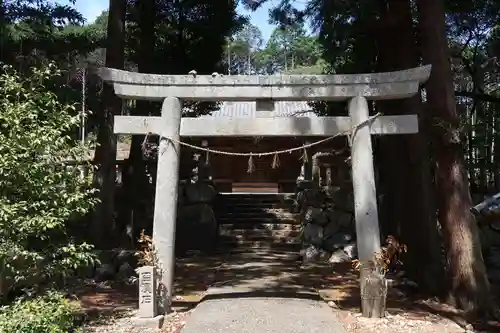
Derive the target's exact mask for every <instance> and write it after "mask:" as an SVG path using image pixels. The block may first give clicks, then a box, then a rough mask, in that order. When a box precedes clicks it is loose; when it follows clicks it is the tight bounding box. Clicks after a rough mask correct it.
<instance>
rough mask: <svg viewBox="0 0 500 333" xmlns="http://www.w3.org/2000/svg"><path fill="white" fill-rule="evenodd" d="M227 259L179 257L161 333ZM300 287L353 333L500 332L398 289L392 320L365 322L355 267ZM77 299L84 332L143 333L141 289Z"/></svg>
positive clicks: (96, 291)
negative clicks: (139, 326)
mask: <svg viewBox="0 0 500 333" xmlns="http://www.w3.org/2000/svg"><path fill="white" fill-rule="evenodd" d="M223 261H224V258H221V257H220V258H215V257H213V258H207V257H191V258H185V259H180V260H178V262H177V266H176V274H175V275H176V279H175V295H176V297H175V300H174V310H175V311H174V312H173V313H172V314H170V315H169V316H168V317H167V318H166V321H165V324H164V326H163V328H162V330H161V331H160V332H169V333H178V332H180V330H181V329H182V327H183V326H184V324H185V322H186V320H188V318H189V313H190V312H191V311H192V309H193V308H194V307H195V306H196V305H197V304H198V303H199V302H200V301H201V300H202V299H203V296H204V293H205V291H206V290H207V288H208V287H209V286H210V285H211V284H212V283H214V282H215V281H216V280H217V279H220V278H221V277H220V276H219V277H218V274H217V269H218V267H220V265H221V263H222V262H223ZM301 271H303V274H300V276H301V277H300V278H299V279H298V280H297V283H299V282H300V283H302V284H304V285H307V286H308V287H311V286H314V288H315V289H316V290H317V291H318V292H319V294H320V296H321V298H322V299H323V300H324V301H325V302H327V303H328V304H329V305H330V307H331V308H332V315H335V316H337V317H338V319H339V320H340V321H341V322H342V323H343V325H344V327H345V328H346V331H347V332H349V333H392V332H395V333H396V332H397V333H406V332H408V333H419V332H429V333H434V332H435V333H441V332H442V333H458V332H464V331H465V332H467V331H469V332H500V324H499V323H498V322H486V323H485V322H481V323H467V322H465V321H464V320H463V319H461V316H460V312H459V311H457V310H455V309H453V308H451V307H450V306H447V305H445V304H442V303H439V302H437V301H435V300H426V299H419V298H418V297H415V296H412V295H409V294H408V293H405V292H404V291H402V290H399V289H398V288H390V292H389V294H388V301H387V316H386V318H383V319H366V318H363V317H361V316H360V315H359V312H360V308H359V303H360V302H359V299H360V297H359V286H358V273H357V272H355V271H353V269H352V268H351V265H350V264H349V263H347V264H339V265H337V266H335V267H334V268H333V269H332V267H331V266H327V265H315V266H311V267H308V268H303V269H301ZM77 296H78V299H79V301H80V304H81V306H82V309H83V310H84V313H85V314H86V316H87V318H88V319H89V324H87V325H86V326H85V328H84V332H85V333H98V332H99V333H139V332H144V331H138V330H136V329H134V328H133V325H132V324H131V323H130V318H131V317H132V316H133V315H134V311H135V308H136V304H137V287H136V286H135V285H124V284H114V285H113V284H89V285H88V286H86V288H84V289H83V290H81V291H80V292H79V293H78V295H77Z"/></svg>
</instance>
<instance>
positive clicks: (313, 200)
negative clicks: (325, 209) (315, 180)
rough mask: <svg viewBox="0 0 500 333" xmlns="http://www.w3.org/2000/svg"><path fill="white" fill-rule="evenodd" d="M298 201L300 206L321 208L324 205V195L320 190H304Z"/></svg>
mask: <svg viewBox="0 0 500 333" xmlns="http://www.w3.org/2000/svg"><path fill="white" fill-rule="evenodd" d="M297 199H298V201H299V203H300V204H302V205H307V206H313V207H321V204H322V203H323V195H322V193H321V191H320V190H318V189H307V190H303V191H302V192H300V195H299V196H298V197H297Z"/></svg>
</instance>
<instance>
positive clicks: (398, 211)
mask: <svg viewBox="0 0 500 333" xmlns="http://www.w3.org/2000/svg"><path fill="white" fill-rule="evenodd" d="M381 3H383V6H381V8H380V10H381V15H380V19H379V25H378V27H377V29H376V36H377V46H378V56H377V61H378V64H377V67H378V68H377V70H378V71H380V72H386V71H396V70H404V69H408V68H413V67H416V66H418V64H419V51H418V48H417V41H416V34H415V32H414V27H413V15H412V10H411V6H410V3H409V1H401V0H384V1H381ZM376 108H377V109H381V110H382V111H383V113H384V114H387V115H390V114H401V113H402V112H403V113H406V114H417V115H419V120H420V121H419V128H420V133H418V134H416V135H408V136H403V137H389V136H382V137H380V138H378V141H379V143H380V145H379V146H378V147H377V148H378V149H377V155H378V156H377V157H378V160H379V163H378V165H379V171H380V173H379V174H380V190H381V191H382V192H383V193H384V200H383V201H382V205H381V206H382V207H381V208H382V209H381V216H382V218H381V220H382V221H383V223H382V224H383V229H385V234H386V235H387V234H391V235H394V236H397V237H398V238H400V240H401V241H402V242H403V243H405V244H406V245H407V246H408V253H407V255H406V256H405V260H404V263H405V272H406V273H407V274H408V276H409V277H410V278H411V279H412V280H414V281H416V282H417V283H418V285H419V287H420V290H421V291H425V292H428V293H430V294H432V295H437V294H439V293H441V292H442V290H443V287H444V284H443V282H444V270H443V266H442V261H441V254H440V252H441V251H440V249H441V248H440V244H441V243H440V240H439V235H438V229H437V221H436V214H435V207H433V205H432V202H433V194H434V193H433V190H432V188H431V186H432V180H431V167H430V159H429V152H428V145H427V142H428V140H427V137H428V133H427V126H426V123H427V122H426V121H425V118H426V117H425V112H423V107H422V103H421V97H420V96H419V95H417V96H414V97H411V98H407V99H403V100H393V101H380V102H377V103H376ZM409 152H411V153H409Z"/></svg>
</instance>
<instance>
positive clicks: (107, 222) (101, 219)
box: [92, 0, 126, 247]
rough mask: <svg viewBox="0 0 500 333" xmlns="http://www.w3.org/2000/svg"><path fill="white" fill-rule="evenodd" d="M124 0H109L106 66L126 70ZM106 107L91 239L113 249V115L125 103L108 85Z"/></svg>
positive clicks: (100, 134) (96, 158) (97, 161)
mask: <svg viewBox="0 0 500 333" xmlns="http://www.w3.org/2000/svg"><path fill="white" fill-rule="evenodd" d="M125 6H126V1H125V0H110V2H109V17H108V28H107V39H106V40H107V45H106V67H111V68H118V69H123V67H124V50H125ZM102 98H103V99H102V100H103V108H102V112H100V113H98V124H99V126H98V130H97V142H98V146H97V148H96V151H95V156H94V162H95V164H96V166H97V170H96V172H95V173H94V184H95V186H96V187H97V188H98V189H99V199H100V203H99V204H98V206H97V207H96V211H95V215H94V220H93V227H92V238H93V239H94V241H95V242H96V245H97V246H99V247H111V246H113V240H114V238H113V232H112V231H113V227H114V195H115V177H116V169H115V167H116V136H115V135H114V134H113V124H114V116H115V115H119V114H121V110H122V101H121V99H120V98H119V97H117V96H116V95H115V93H114V91H113V87H112V86H111V85H109V84H105V85H104V88H103V92H102Z"/></svg>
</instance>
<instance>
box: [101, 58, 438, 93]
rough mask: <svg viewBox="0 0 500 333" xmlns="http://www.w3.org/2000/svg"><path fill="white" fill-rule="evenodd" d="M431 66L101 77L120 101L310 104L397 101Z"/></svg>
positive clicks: (108, 72) (114, 72)
mask: <svg viewBox="0 0 500 333" xmlns="http://www.w3.org/2000/svg"><path fill="white" fill-rule="evenodd" d="M430 73H431V65H426V66H422V67H416V68H411V69H407V70H402V71H396V72H386V73H371V74H336V75H266V76H258V75H248V76H244V75H228V76H223V75H214V76H212V75H158V74H143V73H135V72H129V71H124V70H118V69H113V68H106V67H103V68H101V69H100V73H99V75H100V77H101V78H102V79H103V80H104V81H107V82H109V83H112V84H113V86H114V89H115V93H116V94H117V95H118V96H120V97H121V98H125V99H136V100H151V101H158V100H162V99H164V98H165V97H178V98H180V99H182V100H198V101H255V100H258V99H272V100H288V101H314V100H324V101H331V100H346V99H349V98H352V97H355V96H364V97H365V98H367V99H401V98H407V97H411V96H413V95H415V94H416V93H417V92H418V88H419V85H420V84H422V83H424V82H425V81H427V79H428V78H429V76H430Z"/></svg>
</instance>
